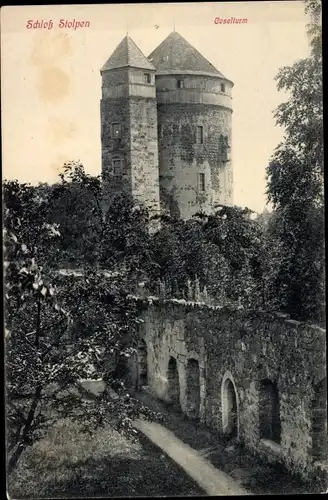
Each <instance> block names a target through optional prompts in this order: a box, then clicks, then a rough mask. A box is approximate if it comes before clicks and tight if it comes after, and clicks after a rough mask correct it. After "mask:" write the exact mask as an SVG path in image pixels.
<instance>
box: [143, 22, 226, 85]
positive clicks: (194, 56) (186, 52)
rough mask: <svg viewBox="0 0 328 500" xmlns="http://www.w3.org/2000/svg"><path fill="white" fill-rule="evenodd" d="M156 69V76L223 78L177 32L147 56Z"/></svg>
mask: <svg viewBox="0 0 328 500" xmlns="http://www.w3.org/2000/svg"><path fill="white" fill-rule="evenodd" d="M148 59H149V61H150V62H151V63H152V64H154V66H155V67H156V73H157V74H172V73H178V72H181V73H186V74H188V73H191V74H192V73H193V74H202V75H210V76H217V77H221V78H225V77H224V76H223V75H222V73H220V71H218V70H217V69H216V68H215V67H214V66H213V64H211V63H210V62H209V61H208V60H207V59H205V57H204V56H202V54H201V53H200V52H198V50H197V49H195V47H193V46H192V45H191V44H190V43H189V42H187V40H185V39H184V38H183V37H182V36H181V35H180V34H179V33H178V32H177V31H172V33H171V34H170V35H169V36H168V37H167V38H165V40H164V41H163V42H162V43H161V44H160V45H159V46H158V47H157V48H156V49H155V50H153V52H152V53H151V54H150V55H149V56H148Z"/></svg>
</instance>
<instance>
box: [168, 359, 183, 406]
mask: <svg viewBox="0 0 328 500" xmlns="http://www.w3.org/2000/svg"><path fill="white" fill-rule="evenodd" d="M167 382H168V398H169V401H170V403H171V404H172V405H173V406H175V407H179V408H180V383H179V372H178V367H177V362H176V359H174V358H173V357H170V359H169V364H168V370H167Z"/></svg>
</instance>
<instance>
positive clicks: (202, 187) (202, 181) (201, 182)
mask: <svg viewBox="0 0 328 500" xmlns="http://www.w3.org/2000/svg"><path fill="white" fill-rule="evenodd" d="M198 182H199V191H202V192H204V191H205V174H203V173H201V174H199V176H198Z"/></svg>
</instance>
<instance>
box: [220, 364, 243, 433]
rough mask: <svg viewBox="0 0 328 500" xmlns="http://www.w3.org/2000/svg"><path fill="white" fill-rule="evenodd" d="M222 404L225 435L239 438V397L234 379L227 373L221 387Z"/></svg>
mask: <svg viewBox="0 0 328 500" xmlns="http://www.w3.org/2000/svg"><path fill="white" fill-rule="evenodd" d="M221 404H222V430H223V432H224V434H228V435H230V436H231V437H238V421H239V415H238V410H239V408H238V396H237V391H236V386H235V384H234V381H233V377H232V375H231V373H230V372H227V373H226V374H225V375H224V377H223V380H222V387H221Z"/></svg>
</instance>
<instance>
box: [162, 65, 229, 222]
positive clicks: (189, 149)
mask: <svg viewBox="0 0 328 500" xmlns="http://www.w3.org/2000/svg"><path fill="white" fill-rule="evenodd" d="M179 79H183V85H184V88H183V89H177V80H179ZM222 81H223V80H222ZM222 81H221V80H218V79H214V78H206V77H202V76H195V75H190V76H186V75H180V76H177V75H175V76H173V75H165V76H159V77H157V78H156V91H157V102H158V106H157V110H158V130H159V132H158V140H159V172H160V194H161V205H162V208H164V209H167V210H169V211H170V212H171V214H172V215H177V216H180V217H182V218H183V219H188V218H190V217H192V215H193V214H195V213H196V212H197V211H199V210H202V211H204V212H206V213H209V212H210V211H211V210H212V207H213V205H215V204H216V203H222V204H228V205H229V204H232V202H233V200H232V188H233V176H232V162H231V157H230V153H229V156H228V161H225V160H226V158H224V157H223V156H222V149H221V142H220V141H221V136H224V137H226V138H227V141H228V144H229V145H231V140H232V136H231V129H232V127H231V122H232V109H231V108H232V106H231V95H230V92H231V84H230V83H229V82H226V81H225V87H224V89H225V92H221V90H220V89H221V83H222ZM197 127H202V134H203V143H202V144H199V143H197ZM200 174H204V177H203V179H201V178H200V177H201V176H200ZM203 183H204V185H203Z"/></svg>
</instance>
